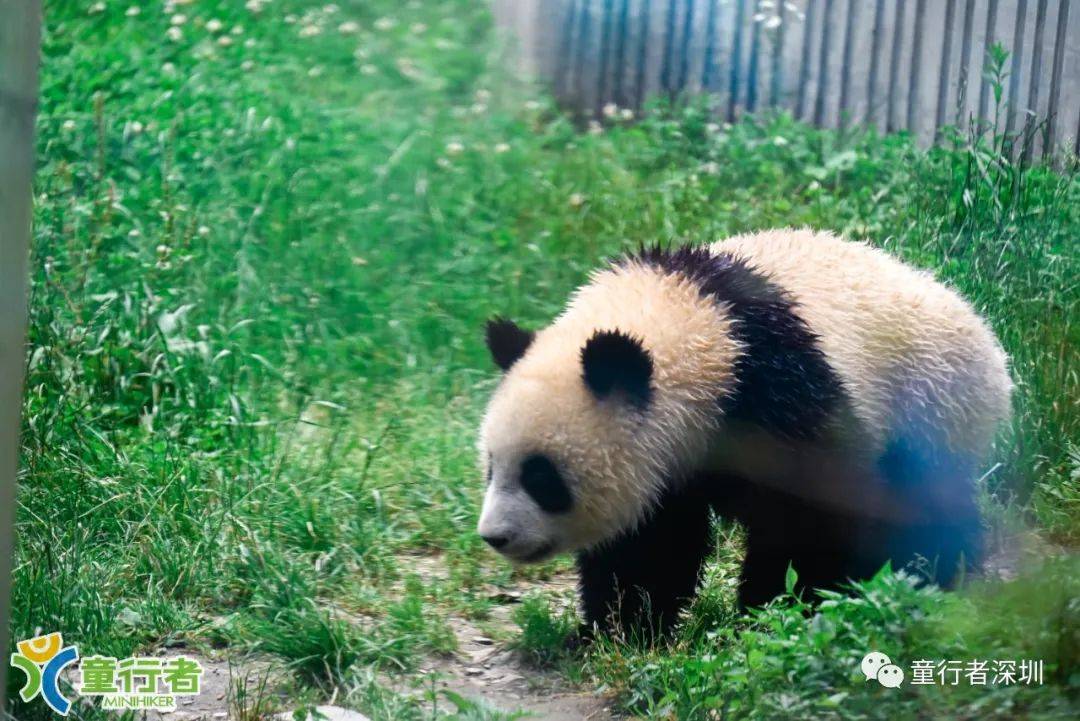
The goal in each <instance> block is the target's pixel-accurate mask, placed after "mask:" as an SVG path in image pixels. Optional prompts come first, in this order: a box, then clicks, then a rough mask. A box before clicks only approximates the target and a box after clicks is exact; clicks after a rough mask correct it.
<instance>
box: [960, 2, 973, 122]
mask: <svg viewBox="0 0 1080 721" xmlns="http://www.w3.org/2000/svg"><path fill="white" fill-rule="evenodd" d="M974 22H975V0H967V2H966V3H965V4H964V35H963V38H961V44H960V75H959V76H958V81H959V85H958V86H957V89H956V127H958V128H962V127H965V122H966V117H965V116H966V115H967V114H966V113H965V112H964V110H965V108H966V107H967V91H968V85H969V82H968V69H969V68H970V67H971V34H972V26H973V24H974Z"/></svg>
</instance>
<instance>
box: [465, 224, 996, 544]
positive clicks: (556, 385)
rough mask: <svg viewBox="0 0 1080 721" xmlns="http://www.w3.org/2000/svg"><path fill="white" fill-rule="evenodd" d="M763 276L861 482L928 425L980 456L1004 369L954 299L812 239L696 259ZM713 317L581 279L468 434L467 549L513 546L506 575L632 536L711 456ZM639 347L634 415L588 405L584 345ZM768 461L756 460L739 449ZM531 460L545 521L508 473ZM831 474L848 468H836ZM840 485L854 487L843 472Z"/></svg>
mask: <svg viewBox="0 0 1080 721" xmlns="http://www.w3.org/2000/svg"><path fill="white" fill-rule="evenodd" d="M710 249H711V250H712V251H713V252H722V251H726V252H732V253H734V254H736V255H739V256H741V257H743V258H744V259H746V260H747V261H749V262H750V264H751V265H753V266H755V267H756V268H758V269H759V270H761V271H763V272H765V273H767V274H768V275H769V276H770V277H771V278H772V279H773V280H774V281H775V282H776V283H777V284H778V285H780V286H781V287H783V288H785V289H786V290H787V291H788V292H790V293H791V295H792V296H793V297H794V299H795V300H796V301H797V302H798V304H799V305H798V307H797V309H796V312H797V313H799V314H800V315H801V317H802V318H803V320H804V321H805V322H806V323H807V324H808V325H809V326H810V328H811V330H813V331H814V332H815V333H816V334H818V335H819V336H820V343H821V347H822V349H823V350H824V352H825V353H826V355H827V357H828V360H829V362H830V364H831V365H832V367H833V368H834V370H835V371H836V372H837V373H838V375H839V376H840V378H841V380H842V381H843V383H844V385H845V387H846V388H847V391H848V393H849V395H850V396H851V398H852V400H853V402H854V406H855V408H854V412H855V415H856V416H857V419H858V423H857V424H856V427H853V428H848V429H846V430H847V431H848V432H849V433H850V434H854V435H853V436H852V437H851V438H850V439H849V440H852V441H853V442H854V444H855V445H854V446H849V447H858V448H861V449H862V450H864V451H865V454H864V455H863V456H862V457H861V459H859V460H858V461H854V463H855V464H856V465H857V466H858V467H859V468H858V470H859V471H863V470H866V469H868V468H869V464H870V459H872V458H873V457H874V456H876V454H878V453H880V451H881V450H882V448H883V447H884V444H885V443H886V441H887V440H888V438H889V437H891V436H892V435H894V434H896V433H897V432H900V431H903V430H908V431H910V430H912V429H916V430H917V429H922V428H924V427H927V426H930V427H932V428H934V429H937V430H938V431H940V432H942V433H944V434H945V435H946V437H947V438H948V439H949V444H950V445H951V446H952V447H953V449H954V450H958V451H965V452H969V453H975V454H979V455H981V454H982V453H984V452H985V450H986V448H987V445H988V444H989V442H990V440H991V439H992V437H993V433H994V429H995V428H996V426H997V424H998V423H999V422H1000V421H1001V420H1002V419H1004V418H1006V417H1007V416H1008V414H1009V395H1010V391H1011V382H1010V380H1009V377H1008V374H1007V372H1006V368H1005V355H1004V353H1003V352H1002V350H1001V348H1000V346H999V345H998V343H997V341H996V339H995V338H994V336H993V335H992V333H991V332H990V331H989V329H988V328H987V326H986V324H985V323H984V322H983V321H982V320H981V319H980V318H979V317H978V316H977V315H976V314H975V312H974V311H973V310H972V308H971V306H970V305H969V304H968V303H966V302H965V301H964V300H963V299H961V298H960V297H959V296H958V295H957V294H956V293H954V292H953V291H951V290H949V289H947V288H946V287H944V286H943V285H941V284H939V283H937V282H936V281H935V280H934V279H933V278H932V277H931V276H930V275H929V274H927V273H923V272H919V271H916V270H913V269H911V268H909V267H907V266H905V265H903V264H901V263H900V262H899V261H897V260H895V259H894V258H892V257H890V256H888V255H887V254H885V253H883V252H881V251H878V250H875V249H873V248H871V247H869V246H867V245H864V244H861V243H852V242H846V241H843V240H840V239H839V238H836V237H835V236H832V235H829V234H826V233H814V232H811V231H808V230H782V231H771V232H765V233H758V234H754V235H745V236H737V237H734V238H730V239H728V240H725V241H721V242H718V243H715V244H714V245H712V246H710ZM731 322H732V321H731V318H730V316H729V314H728V312H727V309H725V308H724V307H723V306H718V305H717V304H716V303H715V302H714V301H713V300H712V299H710V298H706V297H703V296H702V295H701V293H700V292H699V289H698V286H697V285H695V284H694V283H692V282H690V281H689V280H687V279H685V278H683V277H682V276H678V275H668V274H665V273H663V272H661V271H659V270H657V269H655V268H653V267H651V266H646V265H641V264H630V265H624V266H619V267H615V268H607V269H604V270H600V271H598V272H596V273H594V274H593V276H592V278H591V279H590V282H589V283H588V284H586V285H585V286H583V287H581V288H579V289H578V290H577V291H576V292H575V293H574V295H573V296H572V298H571V299H570V302H569V304H568V306H567V308H566V310H565V311H564V312H563V313H562V315H560V316H559V317H558V318H556V320H555V321H554V323H552V325H550V326H548V327H547V328H545V329H543V330H541V331H540V332H539V333H538V334H537V336H536V338H535V340H534V341H533V343H532V345H531V346H530V347H529V349H528V351H527V352H526V353H525V355H524V356H523V357H522V358H521V359H520V360H518V362H517V363H515V364H514V365H513V366H512V367H511V368H510V370H509V371H508V372H507V373H506V375H505V377H504V378H503V380H502V382H501V383H500V385H499V388H498V389H497V390H496V392H495V394H494V396H493V397H492V399H491V402H490V404H489V406H488V410H487V413H486V415H485V417H484V421H483V424H482V426H481V430H480V438H479V451H480V456H481V463H482V465H483V468H484V471H485V473H486V471H487V470H488V464H489V458H490V459H491V463H492V469H491V470H492V479H493V480H492V483H491V485H490V486H489V489H488V493H487V496H486V498H485V502H484V508H483V512H482V517H481V524H480V525H481V528H480V531H481V533H482V534H484V535H487V534H489V533H492V532H496V531H507V530H508V531H513V532H514V534H515V540H514V543H513V544H511V546H509V547H508V548H507V549H504V551H503V552H504V553H506V555H508V556H510V557H511V558H516V559H518V560H522V559H524V558H526V557H528V556H530V555H531V553H532V552H533V551H535V550H536V549H538V548H541V547H544V546H547V545H550V546H551V550H550V553H558V552H562V551H572V550H576V549H580V548H586V547H590V546H593V545H596V544H598V543H600V542H602V541H604V540H606V539H609V538H611V537H612V536H614V535H616V534H617V533H619V532H620V531H622V530H625V529H627V528H630V527H632V526H633V525H634V524H636V523H637V522H638V521H639V520H640V519H641V518H642V516H643V515H644V513H645V512H646V511H647V510H648V508H649V507H650V506H651V504H653V503H654V502H655V501H656V499H657V496H658V495H659V492H660V491H661V489H662V487H663V484H664V483H666V482H669V479H674V480H675V481H677V480H678V479H679V478H680V477H682V476H683V475H684V474H686V473H688V472H691V471H693V470H695V469H698V468H700V467H702V466H704V465H706V464H713V463H715V462H716V456H717V454H718V453H724V452H727V451H726V449H729V448H730V447H731V446H732V439H731V438H724V437H723V436H724V434H723V433H721V432H720V430H719V425H718V422H717V418H716V417H715V416H716V399H717V398H718V397H720V396H722V395H723V394H726V393H730V392H732V389H733V385H734V382H735V378H734V376H733V364H734V362H735V360H736V359H737V358H738V356H739V353H740V351H741V348H740V346H739V344H738V342H737V341H736V340H734V338H733V335H732V333H731ZM615 329H617V330H620V331H623V332H625V333H630V334H632V335H634V336H635V337H637V338H638V339H640V340H641V341H642V343H643V345H644V347H645V348H646V349H647V350H648V351H649V353H650V354H651V355H652V358H653V363H654V369H655V370H654V377H653V384H652V385H653V395H652V399H651V401H650V404H649V406H648V408H647V410H646V411H645V412H644V413H642V412H640V411H638V410H637V409H635V408H634V407H633V406H632V405H630V404H628V403H626V402H625V401H624V400H623V399H621V398H619V397H618V396H613V397H609V398H606V399H603V400H598V399H596V398H595V397H594V396H593V395H592V394H591V393H590V392H589V390H588V389H587V388H586V387H585V385H584V382H583V380H582V368H581V360H580V353H581V349H582V347H583V346H584V345H585V343H586V341H587V340H588V339H589V338H590V337H591V336H592V335H593V333H594V332H595V331H597V330H615ZM742 446H743V452H744V453H746V452H747V451H746V449H748V448H750V449H753V453H752V454H751V455H754V456H756V457H757V458H758V460H757V461H753V462H759V463H760V462H761V459H764V460H766V461H767V460H768V458H769V455H770V449H769V448H767V447H765V448H759V447H756V446H755V445H754V443H753V442H744V443H742ZM538 452H539V453H545V454H547V455H548V456H549V457H550V458H551V459H552V460H553V461H554V462H555V463H556V465H558V466H559V468H560V470H561V471H562V472H563V475H564V477H565V478H566V480H567V482H568V485H569V486H570V488H571V489H572V492H573V495H574V499H575V502H574V506H573V508H572V509H571V511H569V512H567V513H564V514H547V513H544V512H543V511H541V510H540V509H539V508H537V507H536V506H535V504H534V503H533V502H532V500H531V499H530V498H529V497H528V496H527V495H526V494H525V493H524V492H523V491H522V490H521V489H520V486H519V482H518V474H519V472H520V467H521V462H522V460H523V459H524V458H525V457H526V456H527V455H529V454H531V453H538ZM844 462H845V463H847V462H848V461H847V460H846V459H845V460H844ZM851 475H852V477H855V476H857V475H859V474H858V473H856V472H852V473H851Z"/></svg>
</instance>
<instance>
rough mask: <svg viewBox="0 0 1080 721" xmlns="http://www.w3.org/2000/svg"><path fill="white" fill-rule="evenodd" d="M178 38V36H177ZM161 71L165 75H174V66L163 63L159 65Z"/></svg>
mask: <svg viewBox="0 0 1080 721" xmlns="http://www.w3.org/2000/svg"><path fill="white" fill-rule="evenodd" d="M177 40H179V38H177ZM161 72H163V73H165V74H166V75H176V66H175V65H173V64H172V63H163V64H162V66H161Z"/></svg>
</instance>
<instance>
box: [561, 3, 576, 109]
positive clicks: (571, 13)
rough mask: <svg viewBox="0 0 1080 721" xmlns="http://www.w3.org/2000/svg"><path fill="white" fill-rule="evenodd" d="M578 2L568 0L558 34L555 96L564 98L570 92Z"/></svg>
mask: <svg viewBox="0 0 1080 721" xmlns="http://www.w3.org/2000/svg"><path fill="white" fill-rule="evenodd" d="M579 2H580V0H570V2H568V3H567V4H566V15H565V17H564V18H563V25H562V31H561V32H560V33H559V57H558V58H556V63H557V65H556V68H555V94H556V95H558V96H559V97H561V98H564V99H565V98H566V96H567V94H568V93H569V92H570V53H571V52H572V51H573V43H574V26H575V24H576V20H577V10H578V3H579Z"/></svg>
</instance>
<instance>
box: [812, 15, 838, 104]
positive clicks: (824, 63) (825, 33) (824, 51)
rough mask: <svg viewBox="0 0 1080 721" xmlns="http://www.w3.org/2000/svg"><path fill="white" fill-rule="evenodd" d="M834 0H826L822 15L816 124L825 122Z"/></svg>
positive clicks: (815, 101)
mask: <svg viewBox="0 0 1080 721" xmlns="http://www.w3.org/2000/svg"><path fill="white" fill-rule="evenodd" d="M832 16H833V0H825V10H824V12H823V13H822V16H821V47H820V48H818V78H817V95H816V97H815V98H814V124H815V125H821V124H822V123H823V122H825V101H826V100H827V99H828V95H829V50H830V48H829V35H830V30H831V29H832Z"/></svg>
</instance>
